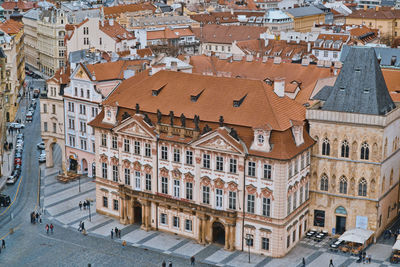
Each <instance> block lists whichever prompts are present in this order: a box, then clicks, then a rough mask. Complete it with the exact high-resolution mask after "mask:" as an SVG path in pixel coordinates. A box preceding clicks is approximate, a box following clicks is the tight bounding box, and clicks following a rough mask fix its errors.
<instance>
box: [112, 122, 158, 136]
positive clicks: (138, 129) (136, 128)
mask: <svg viewBox="0 0 400 267" xmlns="http://www.w3.org/2000/svg"><path fill="white" fill-rule="evenodd" d="M117 132H120V133H123V134H128V135H136V136H141V137H147V138H150V137H152V136H151V135H150V134H149V133H148V131H147V130H145V129H144V128H143V127H142V126H141V125H139V123H137V122H136V121H133V122H131V123H129V124H128V125H126V126H124V127H123V128H120V129H118V131H117Z"/></svg>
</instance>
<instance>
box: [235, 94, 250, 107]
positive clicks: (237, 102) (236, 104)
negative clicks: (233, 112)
mask: <svg viewBox="0 0 400 267" xmlns="http://www.w3.org/2000/svg"><path fill="white" fill-rule="evenodd" d="M246 96H247V94H245V95H244V96H243V97H242V98H241V99H239V100H233V107H235V108H238V107H240V105H241V104H242V103H243V101H244V99H245V98H246Z"/></svg>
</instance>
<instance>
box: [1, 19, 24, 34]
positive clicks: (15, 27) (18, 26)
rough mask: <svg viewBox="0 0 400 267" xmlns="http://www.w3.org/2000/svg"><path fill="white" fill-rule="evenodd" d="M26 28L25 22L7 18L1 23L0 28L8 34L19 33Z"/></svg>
mask: <svg viewBox="0 0 400 267" xmlns="http://www.w3.org/2000/svg"><path fill="white" fill-rule="evenodd" d="M23 28H24V24H23V23H21V22H19V21H16V20H12V19H9V20H6V21H5V22H3V23H1V24H0V30H2V31H3V32H5V33H7V34H8V35H14V34H17V33H19V32H20V31H21V30H22V29H23Z"/></svg>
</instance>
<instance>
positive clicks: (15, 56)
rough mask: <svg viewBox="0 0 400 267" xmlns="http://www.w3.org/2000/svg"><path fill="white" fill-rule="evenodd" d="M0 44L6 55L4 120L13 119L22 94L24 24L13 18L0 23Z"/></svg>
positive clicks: (23, 77) (23, 81) (23, 80)
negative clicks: (5, 105)
mask: <svg viewBox="0 0 400 267" xmlns="http://www.w3.org/2000/svg"><path fill="white" fill-rule="evenodd" d="M0 44H1V46H2V48H3V52H4V54H5V56H6V77H5V78H4V80H3V82H5V92H6V94H5V100H6V103H9V108H8V110H7V112H6V121H14V119H15V115H16V113H17V110H18V106H19V105H18V103H19V98H20V97H22V95H23V94H24V83H25V52H24V25H23V24H22V23H21V22H19V21H15V20H7V21H5V22H3V23H1V24H0Z"/></svg>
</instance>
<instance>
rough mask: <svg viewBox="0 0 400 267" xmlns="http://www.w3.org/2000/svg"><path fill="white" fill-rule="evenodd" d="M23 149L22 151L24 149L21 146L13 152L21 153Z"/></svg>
mask: <svg viewBox="0 0 400 267" xmlns="http://www.w3.org/2000/svg"><path fill="white" fill-rule="evenodd" d="M23 151H24V150H23V149H22V148H18V149H15V153H20V154H22V152H23Z"/></svg>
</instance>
